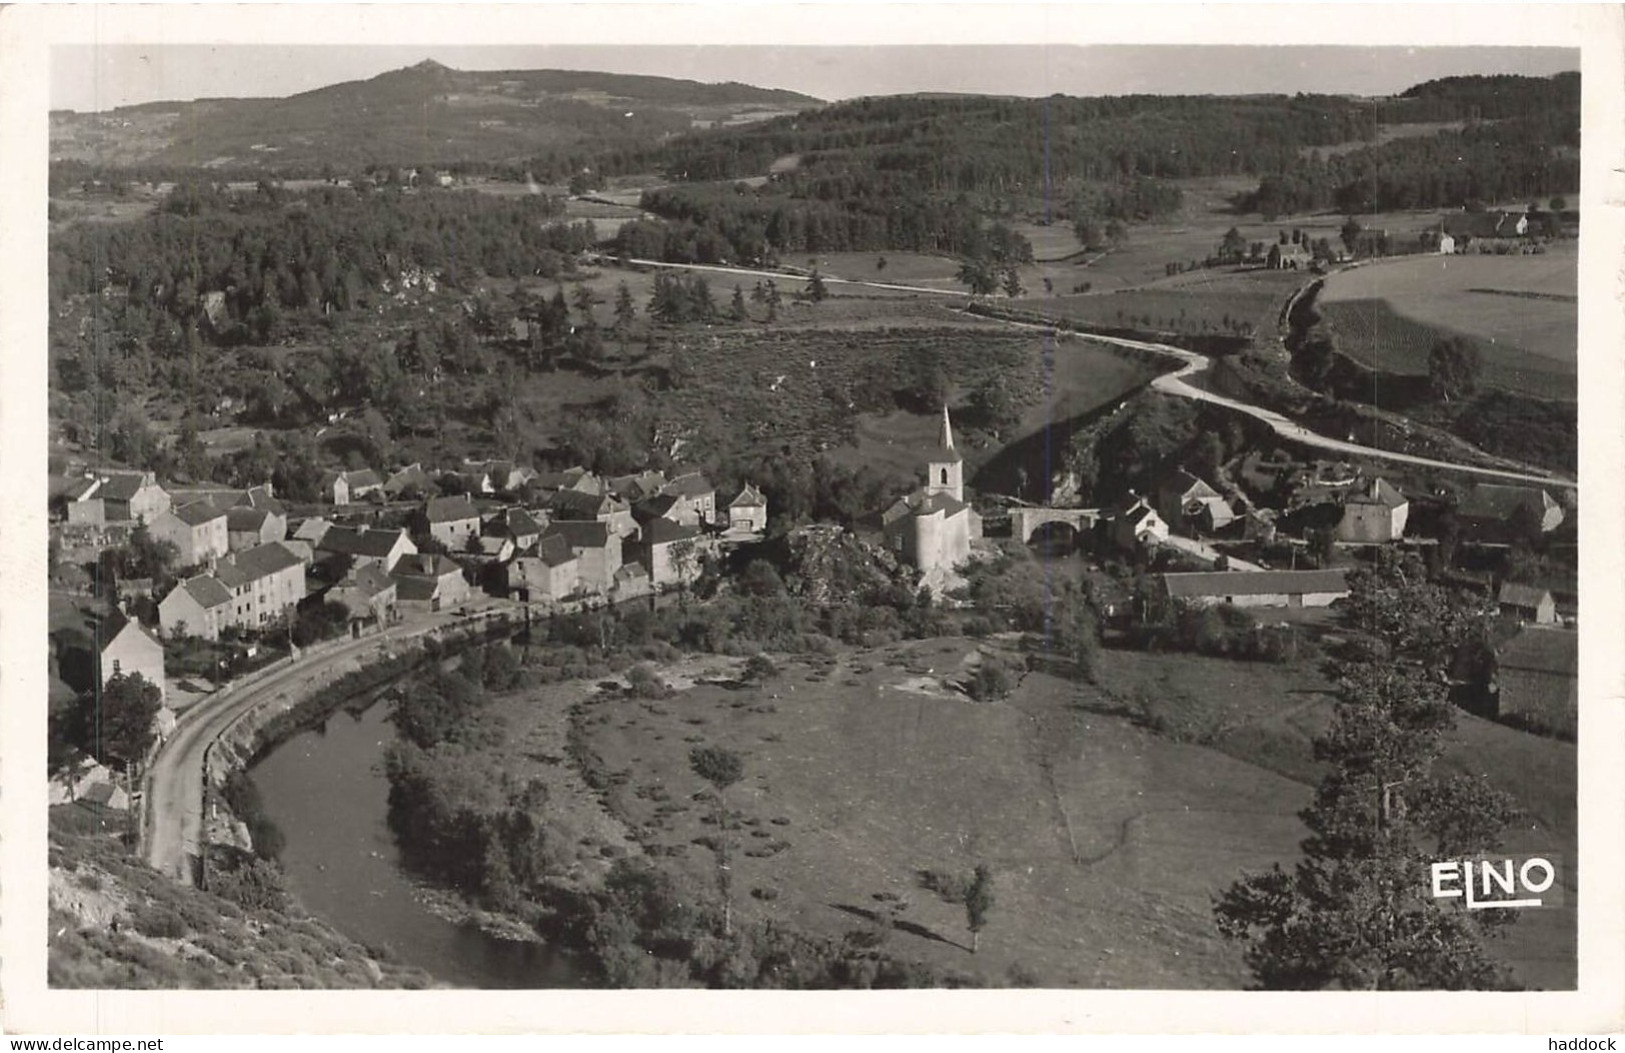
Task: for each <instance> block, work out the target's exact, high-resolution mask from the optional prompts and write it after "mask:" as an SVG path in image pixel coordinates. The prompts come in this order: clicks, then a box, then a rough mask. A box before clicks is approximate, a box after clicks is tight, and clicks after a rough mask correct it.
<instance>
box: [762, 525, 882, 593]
mask: <svg viewBox="0 0 1625 1053" xmlns="http://www.w3.org/2000/svg"><path fill="white" fill-rule="evenodd" d="M782 543H783V544H784V545H785V546H786V551H785V552H784V564H783V565H784V566H785V567H786V568H787V569H788V570H789V572H790V574H789V576H788V577H787V578H786V584H787V585H789V587H790V589H791V591H793V592H795V593H796V594H798V595H800V596H803V597H805V598H806V599H807V600H808V601H810V602H811V603H813V604H816V605H823V604H827V603H830V602H832V601H834V600H835V599H837V598H856V597H861V596H864V595H866V594H871V593H873V592H875V591H876V590H882V589H890V588H892V587H894V586H897V585H904V586H907V587H912V586H913V584H914V582H913V577H912V571H910V570H909V568H906V567H903V566H901V565H899V564H898V562H897V558H896V557H895V556H893V555H892V554H891V553H890V552H888V551H886V549H885V548H884V547H882V546H879V545H871V544H869V543H867V542H865V541H863V540H862V539H861V538H859V537H857V536H856V535H854V534H850V533H848V532H846V531H845V530H843V529H841V528H840V527H838V526H824V525H820V526H808V527H802V528H800V529H797V530H792V531H790V532H789V533H788V534H786V535H785V538H784V541H783V542H782Z"/></svg>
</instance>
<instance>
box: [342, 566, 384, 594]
mask: <svg viewBox="0 0 1625 1053" xmlns="http://www.w3.org/2000/svg"><path fill="white" fill-rule="evenodd" d="M335 587H336V588H351V589H355V590H356V591H357V592H359V593H361V595H363V596H365V597H367V599H369V600H370V599H372V598H373V597H374V596H378V595H381V594H383V593H385V592H388V591H389V590H390V589H391V588H394V587H395V579H394V578H392V577H390V576H389V575H388V574H385V573H384V572H383V570H382V569H380V568H379V566H378V565H377V564H376V563H369V564H367V565H366V566H364V567H361V568H360V569H358V570H354V571H351V572H350V574H349V576H348V577H346V578H345V579H344V580H343V581H341V582H339V584H338V585H337V586H335Z"/></svg>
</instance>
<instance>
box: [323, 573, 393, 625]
mask: <svg viewBox="0 0 1625 1053" xmlns="http://www.w3.org/2000/svg"><path fill="white" fill-rule="evenodd" d="M327 600H328V602H329V603H337V604H340V605H341V606H343V607H344V609H345V610H346V611H347V612H349V621H350V632H351V633H352V634H356V633H359V632H360V630H361V627H362V626H364V625H367V624H369V623H370V624H376V625H378V626H379V627H382V626H385V625H388V624H389V623H390V622H391V621H393V620H394V618H395V606H396V603H397V601H398V600H399V586H398V585H397V584H396V581H395V579H394V578H392V577H390V576H389V574H387V573H386V572H385V571H384V569H383V567H382V566H381V565H379V564H377V563H369V564H367V565H365V566H358V567H353V568H351V570H350V573H349V574H347V575H345V576H344V578H343V579H342V580H340V581H339V582H338V583H337V584H335V585H334V586H333V587H332V588H330V589H328V590H327Z"/></svg>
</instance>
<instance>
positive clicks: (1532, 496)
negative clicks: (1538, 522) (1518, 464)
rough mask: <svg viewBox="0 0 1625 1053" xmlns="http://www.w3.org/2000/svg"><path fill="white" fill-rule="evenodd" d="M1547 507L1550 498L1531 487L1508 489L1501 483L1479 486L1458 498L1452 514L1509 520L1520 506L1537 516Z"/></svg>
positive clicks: (1508, 487) (1536, 488)
mask: <svg viewBox="0 0 1625 1053" xmlns="http://www.w3.org/2000/svg"><path fill="white" fill-rule="evenodd" d="M1550 503H1551V495H1550V494H1548V493H1547V492H1546V491H1544V490H1542V489H1539V488H1538V487H1533V486H1509V485H1506V484H1503V483H1479V484H1478V485H1477V486H1474V487H1472V488H1470V489H1469V490H1467V492H1466V493H1464V494H1462V496H1461V503H1460V504H1459V505H1457V507H1456V511H1457V512H1459V513H1460V514H1462V515H1464V516H1470V517H1472V518H1474V519H1500V520H1506V519H1510V518H1512V513H1513V512H1515V511H1517V509H1518V507H1519V506H1520V505H1525V504H1527V505H1529V506H1530V507H1531V508H1532V509H1533V510H1534V512H1535V514H1536V515H1537V516H1542V515H1543V514H1544V512H1545V510H1546V508H1547V507H1548V506H1549V505H1550Z"/></svg>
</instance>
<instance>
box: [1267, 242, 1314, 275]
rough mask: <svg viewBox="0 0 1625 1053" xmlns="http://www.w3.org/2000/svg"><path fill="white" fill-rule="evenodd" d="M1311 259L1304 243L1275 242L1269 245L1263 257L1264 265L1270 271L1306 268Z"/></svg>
mask: <svg viewBox="0 0 1625 1053" xmlns="http://www.w3.org/2000/svg"><path fill="white" fill-rule="evenodd" d="M1313 259H1314V257H1313V256H1311V255H1310V253H1309V249H1308V247H1307V246H1305V245H1302V244H1293V243H1292V242H1287V243H1285V244H1280V243H1277V244H1275V245H1271V246H1270V251H1269V254H1268V255H1267V256H1265V257H1264V266H1266V267H1268V268H1269V269H1270V270H1272V271H1295V270H1308V269H1309V264H1310V262H1312V261H1313Z"/></svg>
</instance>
